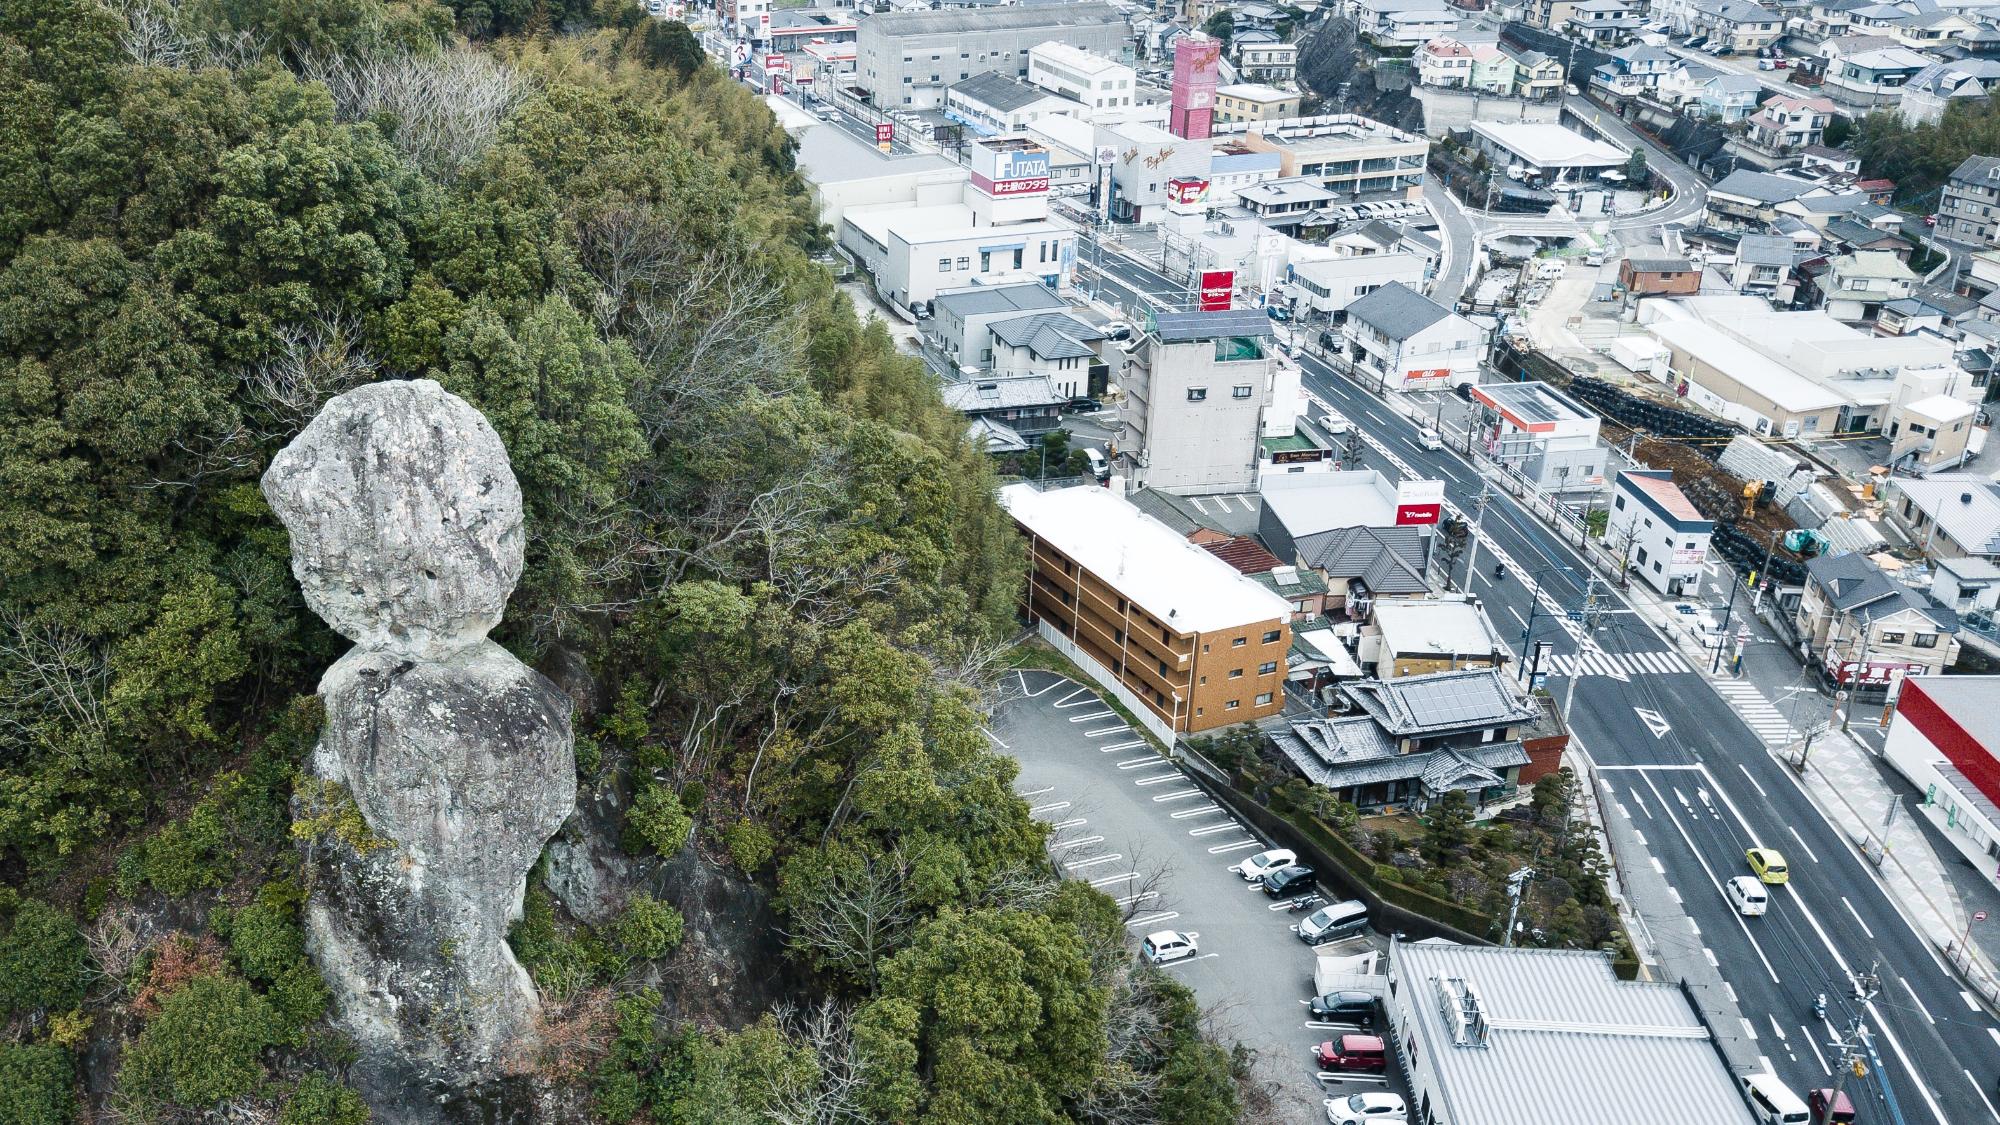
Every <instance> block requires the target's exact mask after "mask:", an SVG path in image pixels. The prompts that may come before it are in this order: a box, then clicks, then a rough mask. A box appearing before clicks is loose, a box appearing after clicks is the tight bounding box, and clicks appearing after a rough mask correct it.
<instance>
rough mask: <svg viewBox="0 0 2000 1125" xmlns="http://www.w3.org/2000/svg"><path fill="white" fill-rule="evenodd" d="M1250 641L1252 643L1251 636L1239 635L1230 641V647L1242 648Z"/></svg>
mask: <svg viewBox="0 0 2000 1125" xmlns="http://www.w3.org/2000/svg"><path fill="white" fill-rule="evenodd" d="M1249 643H1250V638H1248V637H1238V638H1236V639H1235V640H1233V641H1230V642H1229V647H1230V648H1242V647H1243V646H1244V645H1247V644H1249Z"/></svg>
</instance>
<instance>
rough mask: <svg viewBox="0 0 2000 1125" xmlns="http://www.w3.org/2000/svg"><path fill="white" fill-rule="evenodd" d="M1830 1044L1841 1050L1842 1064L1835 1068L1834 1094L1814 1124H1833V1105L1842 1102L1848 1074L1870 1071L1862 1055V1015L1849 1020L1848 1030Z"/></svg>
mask: <svg viewBox="0 0 2000 1125" xmlns="http://www.w3.org/2000/svg"><path fill="white" fill-rule="evenodd" d="M1830 1045H1831V1046H1832V1047H1833V1048H1834V1049H1835V1050H1837V1051H1839V1052H1840V1065H1839V1066H1837V1067H1835V1068H1834V1070H1833V1096H1832V1097H1831V1098H1828V1099H1827V1100H1826V1104H1825V1105H1824V1106H1821V1107H1820V1111H1819V1113H1818V1114H1817V1115H1816V1116H1815V1117H1814V1118H1813V1125H1832V1122H1833V1107H1834V1106H1836V1105H1838V1104H1839V1103H1840V1095H1841V1094H1842V1092H1844V1091H1845V1090H1846V1089H1847V1078H1848V1076H1849V1075H1853V1076H1854V1077H1856V1078H1861V1077H1863V1076H1865V1075H1866V1074H1867V1073H1868V1060H1867V1059H1865V1058H1863V1057H1862V1055H1861V1017H1860V1016H1858V1015H1857V1016H1855V1017H1854V1018H1853V1020H1851V1021H1849V1023H1848V1025H1847V1031H1846V1032H1845V1033H1843V1034H1842V1035H1841V1036H1840V1038H1838V1039H1836V1040H1834V1041H1833V1043H1832V1044H1830Z"/></svg>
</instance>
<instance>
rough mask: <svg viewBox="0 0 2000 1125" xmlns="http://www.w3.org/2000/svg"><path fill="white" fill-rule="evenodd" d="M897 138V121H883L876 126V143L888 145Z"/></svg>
mask: <svg viewBox="0 0 2000 1125" xmlns="http://www.w3.org/2000/svg"><path fill="white" fill-rule="evenodd" d="M895 139H896V123H895V122H893V121H884V122H882V123H881V124H879V125H877V126H875V143H876V144H878V145H886V144H889V143H890V142H892V141H894V140H895Z"/></svg>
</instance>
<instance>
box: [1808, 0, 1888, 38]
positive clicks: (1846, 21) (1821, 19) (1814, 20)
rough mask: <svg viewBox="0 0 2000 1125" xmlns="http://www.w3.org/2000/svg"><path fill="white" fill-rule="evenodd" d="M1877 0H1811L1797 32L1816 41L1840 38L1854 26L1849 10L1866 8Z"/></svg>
mask: <svg viewBox="0 0 2000 1125" xmlns="http://www.w3.org/2000/svg"><path fill="white" fill-rule="evenodd" d="M1875 2H1876V0H1810V2H1809V3H1808V4H1807V6H1806V14H1805V15H1803V16H1801V17H1799V19H1798V22H1797V23H1796V25H1795V34H1797V35H1799V36H1800V37H1801V38H1804V39H1807V40H1811V41H1814V42H1821V41H1824V40H1827V39H1834V38H1838V37H1839V36H1842V35H1845V34H1847V32H1848V29H1849V28H1851V27H1852V26H1853V23H1854V21H1853V19H1852V18H1851V17H1850V16H1849V15H1848V13H1849V12H1852V11H1854V10H1856V9H1857V8H1866V7H1869V6H1870V5H1872V4H1874V3H1875Z"/></svg>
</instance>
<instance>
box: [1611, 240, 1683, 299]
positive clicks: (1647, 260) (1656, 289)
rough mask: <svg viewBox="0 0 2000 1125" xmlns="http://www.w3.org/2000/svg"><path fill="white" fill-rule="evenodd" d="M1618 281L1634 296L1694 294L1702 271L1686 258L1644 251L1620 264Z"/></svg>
mask: <svg viewBox="0 0 2000 1125" xmlns="http://www.w3.org/2000/svg"><path fill="white" fill-rule="evenodd" d="M1618 284H1619V285H1621V286H1623V287H1624V288H1625V292H1626V294H1627V295H1628V296H1630V297H1692V296H1693V295H1695V294H1696V293H1699V292H1701V271H1700V270H1698V269H1696V268H1695V266H1694V263H1693V262H1690V261H1688V260H1687V259H1686V258H1683V257H1679V256H1676V255H1670V254H1667V253H1665V252H1664V251H1661V252H1657V253H1656V252H1653V251H1650V250H1643V249H1642V250H1641V251H1639V252H1638V253H1635V254H1633V255H1631V256H1629V257H1627V258H1625V259H1624V260H1623V261H1621V262H1619V263H1618Z"/></svg>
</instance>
